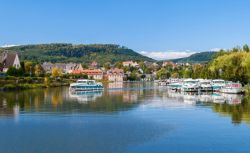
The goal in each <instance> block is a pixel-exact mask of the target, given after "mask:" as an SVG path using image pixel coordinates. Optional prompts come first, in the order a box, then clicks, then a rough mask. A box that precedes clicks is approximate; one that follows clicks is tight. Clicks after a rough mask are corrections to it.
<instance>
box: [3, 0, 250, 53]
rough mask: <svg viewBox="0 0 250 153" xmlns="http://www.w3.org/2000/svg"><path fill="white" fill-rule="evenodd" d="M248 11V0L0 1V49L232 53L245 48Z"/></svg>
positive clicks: (249, 32) (248, 36)
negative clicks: (61, 46)
mask: <svg viewBox="0 0 250 153" xmlns="http://www.w3.org/2000/svg"><path fill="white" fill-rule="evenodd" d="M249 6H250V1H249V0H40V1H38V0H1V1H0V45H4V44H34V43H54V42H67V43H76V44H78V43H115V44H120V45H123V46H127V47H129V48H132V49H134V50H135V51H138V52H142V51H143V52H142V53H145V52H146V53H148V52H150V53H151V54H152V56H153V53H156V52H158V53H159V54H158V55H157V56H163V54H162V55H161V54H160V53H165V52H167V51H168V52H176V53H177V52H178V51H187V50H190V51H187V52H193V51H205V50H210V49H213V48H231V47H234V46H236V45H243V44H246V43H248V44H250V20H249V19H250V9H249ZM173 54H174V53H173ZM164 55H165V54H164ZM166 56H167V55H166ZM177 56H178V55H177Z"/></svg>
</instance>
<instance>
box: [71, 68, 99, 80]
mask: <svg viewBox="0 0 250 153" xmlns="http://www.w3.org/2000/svg"><path fill="white" fill-rule="evenodd" d="M71 74H86V75H88V78H93V79H95V80H102V79H103V71H102V70H100V69H85V70H73V71H72V72H71Z"/></svg>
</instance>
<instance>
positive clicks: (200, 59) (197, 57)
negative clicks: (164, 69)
mask: <svg viewBox="0 0 250 153" xmlns="http://www.w3.org/2000/svg"><path fill="white" fill-rule="evenodd" d="M215 54H216V52H212V51H208V52H200V53H195V54H193V55H190V56H189V57H185V58H178V59H172V60H171V61H173V62H175V63H187V62H188V63H206V62H209V61H211V60H212V58H213V56H214V55H215Z"/></svg>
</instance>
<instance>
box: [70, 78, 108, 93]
mask: <svg viewBox="0 0 250 153" xmlns="http://www.w3.org/2000/svg"><path fill="white" fill-rule="evenodd" d="M69 89H70V91H89V90H103V85H102V83H100V82H96V81H95V80H87V79H85V80H77V82H76V83H71V84H70V87H69Z"/></svg>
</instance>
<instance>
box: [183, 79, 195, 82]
mask: <svg viewBox="0 0 250 153" xmlns="http://www.w3.org/2000/svg"><path fill="white" fill-rule="evenodd" d="M184 81H195V82H197V81H198V80H194V79H185V80H184Z"/></svg>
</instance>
